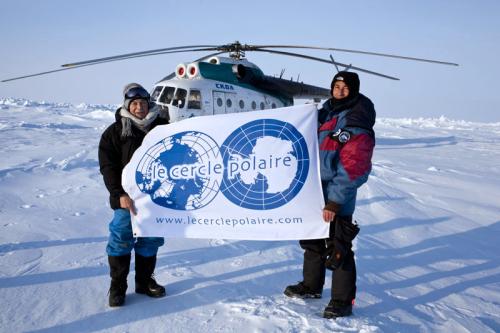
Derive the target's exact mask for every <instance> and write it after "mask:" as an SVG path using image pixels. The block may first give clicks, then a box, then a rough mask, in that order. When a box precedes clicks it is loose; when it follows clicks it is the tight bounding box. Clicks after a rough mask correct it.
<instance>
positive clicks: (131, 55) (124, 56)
mask: <svg viewBox="0 0 500 333" xmlns="http://www.w3.org/2000/svg"><path fill="white" fill-rule="evenodd" d="M201 47H206V48H213V49H214V50H215V48H216V47H218V46H217V45H190V46H175V47H167V48H163V49H156V50H148V51H141V52H132V53H125V54H119V55H115V56H111V57H104V58H98V59H91V60H84V61H78V62H73V63H69V64H64V65H61V67H74V66H80V65H87V64H93V63H101V62H108V61H114V60H122V59H129V58H136V57H145V56H148V55H154V54H163V53H165V52H168V51H176V50H184V49H195V48H201Z"/></svg>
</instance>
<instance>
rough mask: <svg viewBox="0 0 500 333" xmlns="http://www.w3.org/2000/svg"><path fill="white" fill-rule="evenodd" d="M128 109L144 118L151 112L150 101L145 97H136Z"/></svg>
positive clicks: (138, 116)
mask: <svg viewBox="0 0 500 333" xmlns="http://www.w3.org/2000/svg"><path fill="white" fill-rule="evenodd" d="M128 110H129V111H130V113H131V114H133V115H134V116H136V117H137V118H139V119H144V118H145V117H146V116H147V115H148V113H149V103H148V102H147V101H146V100H144V99H135V100H133V101H132V102H130V104H129V106H128Z"/></svg>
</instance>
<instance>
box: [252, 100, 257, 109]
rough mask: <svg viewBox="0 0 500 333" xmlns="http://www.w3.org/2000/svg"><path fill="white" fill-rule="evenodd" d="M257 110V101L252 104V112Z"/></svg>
mask: <svg viewBox="0 0 500 333" xmlns="http://www.w3.org/2000/svg"><path fill="white" fill-rule="evenodd" d="M255 109H257V103H255V101H253V102H252V110H255Z"/></svg>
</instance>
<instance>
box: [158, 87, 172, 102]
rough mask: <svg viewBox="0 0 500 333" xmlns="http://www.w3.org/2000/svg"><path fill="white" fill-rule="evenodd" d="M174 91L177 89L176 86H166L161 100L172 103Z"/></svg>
mask: <svg viewBox="0 0 500 333" xmlns="http://www.w3.org/2000/svg"><path fill="white" fill-rule="evenodd" d="M174 91H175V88H174V87H165V89H164V90H163V93H162V94H161V96H160V100H159V102H160V103H164V104H170V102H171V101H172V98H173V97H174Z"/></svg>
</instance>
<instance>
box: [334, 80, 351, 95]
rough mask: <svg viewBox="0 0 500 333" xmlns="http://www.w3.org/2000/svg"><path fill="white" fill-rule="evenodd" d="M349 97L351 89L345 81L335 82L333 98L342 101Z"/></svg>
mask: <svg viewBox="0 0 500 333" xmlns="http://www.w3.org/2000/svg"><path fill="white" fill-rule="evenodd" d="M347 96H349V87H348V86H347V85H346V84H345V83H344V82H343V81H335V84H334V85H333V97H335V99H342V98H346V97H347Z"/></svg>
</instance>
